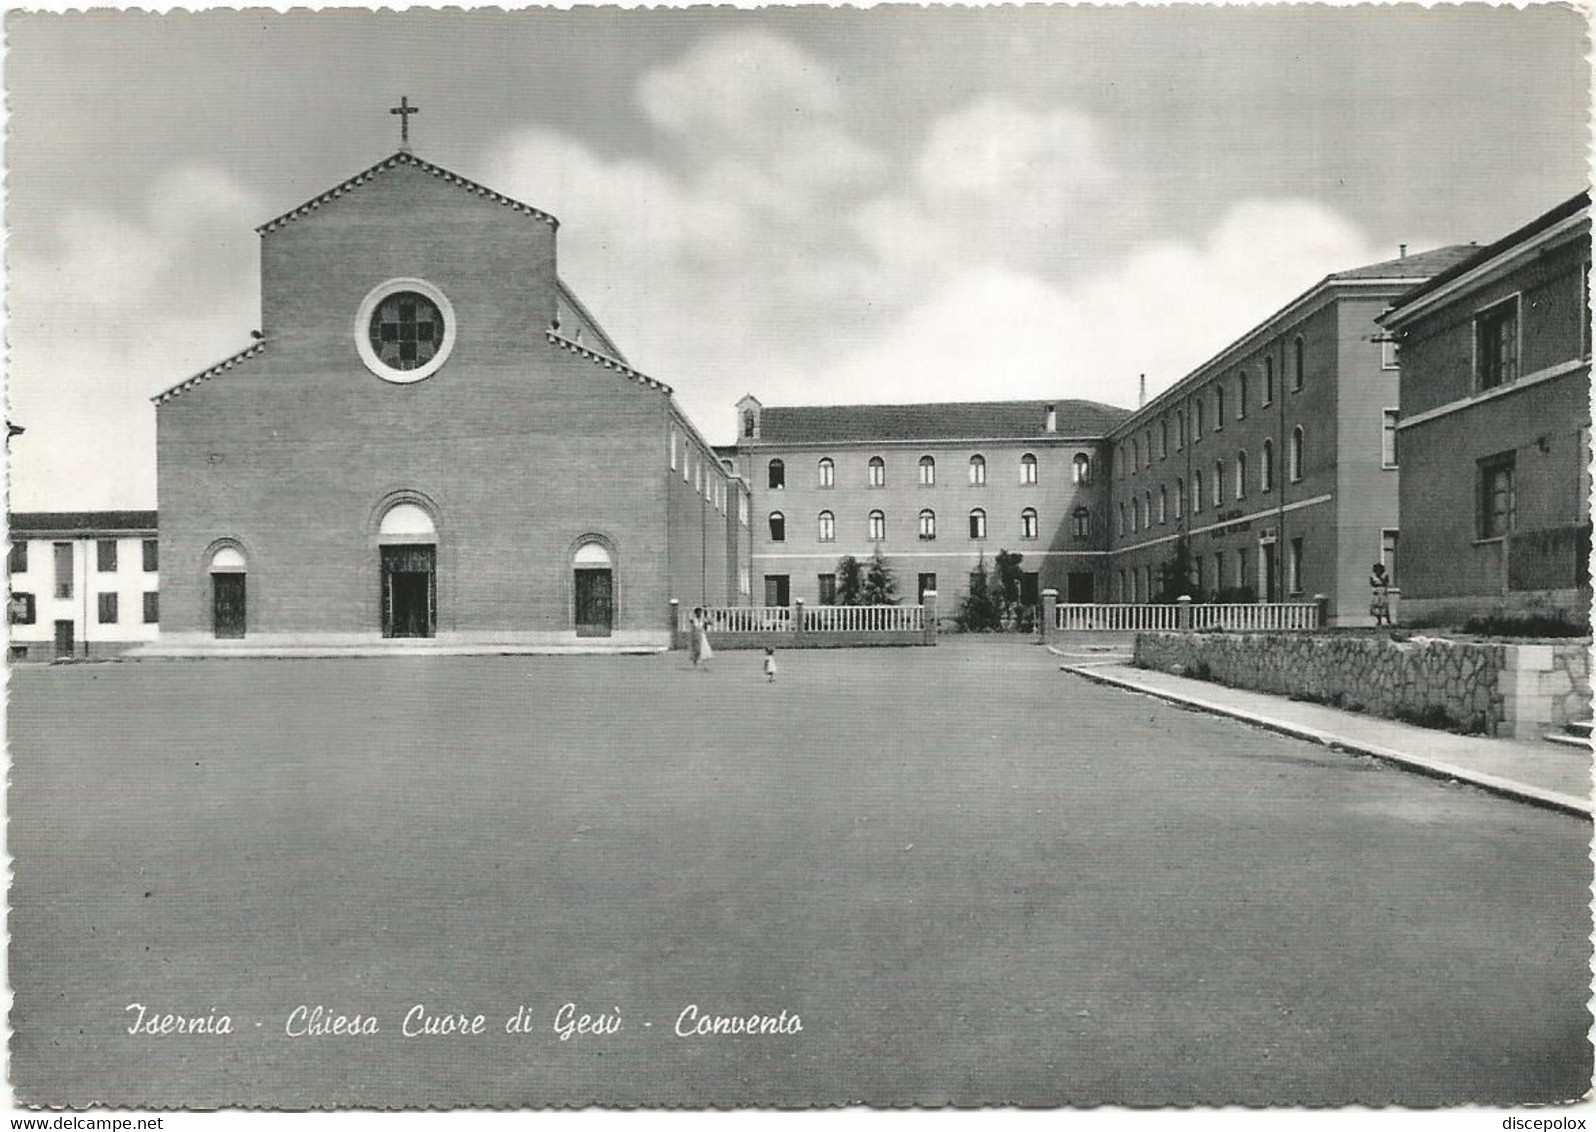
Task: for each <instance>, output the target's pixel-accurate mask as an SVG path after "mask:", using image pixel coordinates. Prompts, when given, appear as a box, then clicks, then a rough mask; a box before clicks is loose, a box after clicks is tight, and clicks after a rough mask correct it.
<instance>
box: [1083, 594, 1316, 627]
mask: <svg viewBox="0 0 1596 1132" xmlns="http://www.w3.org/2000/svg"><path fill="white" fill-rule="evenodd" d="M1183 610H1189V611H1190V620H1189V622H1188V626H1189V627H1190V628H1192V629H1232V630H1236V631H1240V632H1269V631H1302V630H1307V629H1317V628H1319V607H1318V605H1316V604H1315V603H1313V602H1311V601H1288V602H1266V603H1243V602H1227V603H1223V604H1213V605H1210V604H1205V603H1199V602H1192V603H1191V604H1190V605H1180V604H1173V603H1157V604H1153V603H1147V604H1143V603H1129V602H1127V603H1123V604H1113V605H1110V604H1103V605H1096V604H1084V603H1076V602H1069V603H1065V602H1060V603H1059V604H1058V606H1057V607H1055V611H1054V618H1053V624H1054V628H1056V629H1059V630H1061V631H1063V632H1086V631H1090V630H1102V631H1110V632H1136V631H1139V630H1140V631H1153V630H1160V629H1164V630H1170V629H1181V628H1184V627H1188V626H1183V625H1182V624H1181V617H1182V611H1183Z"/></svg>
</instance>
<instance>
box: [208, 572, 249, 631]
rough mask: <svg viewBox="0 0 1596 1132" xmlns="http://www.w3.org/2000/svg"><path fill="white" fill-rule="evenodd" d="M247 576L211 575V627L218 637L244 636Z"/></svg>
mask: <svg viewBox="0 0 1596 1132" xmlns="http://www.w3.org/2000/svg"><path fill="white" fill-rule="evenodd" d="M246 577H247V575H245V574H212V575H211V625H212V627H213V629H214V630H215V632H216V635H217V636H218V637H242V636H243V635H244V579H245V578H246Z"/></svg>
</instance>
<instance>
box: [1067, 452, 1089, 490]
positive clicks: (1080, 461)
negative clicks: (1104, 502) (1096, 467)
mask: <svg viewBox="0 0 1596 1132" xmlns="http://www.w3.org/2000/svg"><path fill="white" fill-rule="evenodd" d="M1071 466H1072V467H1073V469H1074V473H1075V482H1076V483H1091V482H1092V458H1091V457H1090V456H1088V455H1087V454H1086V453H1084V452H1077V453H1075V459H1074V460H1073V461H1071Z"/></svg>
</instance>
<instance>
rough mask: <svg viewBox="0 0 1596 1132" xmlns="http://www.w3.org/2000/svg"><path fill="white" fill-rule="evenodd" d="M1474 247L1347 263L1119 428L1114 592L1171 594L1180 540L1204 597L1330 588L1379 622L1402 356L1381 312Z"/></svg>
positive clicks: (1335, 603)
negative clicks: (1165, 588)
mask: <svg viewBox="0 0 1596 1132" xmlns="http://www.w3.org/2000/svg"><path fill="white" fill-rule="evenodd" d="M1473 251H1474V249H1473V248H1470V247H1466V246H1454V247H1446V248H1440V249H1438V250H1435V251H1431V252H1425V253H1422V254H1416V255H1404V256H1402V257H1400V258H1398V259H1394V260H1390V261H1387V262H1384V263H1376V264H1371V265H1369V266H1366V267H1360V268H1355V269H1353V270H1350V271H1342V272H1337V273H1335V274H1333V275H1328V276H1326V277H1325V278H1324V279H1322V280H1320V281H1319V282H1318V283H1317V284H1315V285H1314V286H1313V287H1311V288H1309V289H1308V290H1307V291H1305V292H1303V293H1302V294H1301V295H1299V296H1297V298H1295V299H1293V300H1292V301H1291V302H1290V303H1287V304H1286V305H1285V306H1284V307H1282V308H1280V309H1279V310H1277V311H1276V312H1275V313H1274V314H1272V315H1270V316H1269V317H1268V318H1267V319H1265V320H1264V321H1263V322H1261V323H1259V324H1258V325H1257V326H1255V327H1254V328H1253V329H1251V330H1249V331H1248V332H1247V333H1246V334H1244V335H1242V336H1241V337H1240V338H1238V339H1237V340H1236V341H1235V342H1232V343H1231V344H1230V345H1229V346H1227V347H1226V348H1225V349H1224V350H1222V351H1221V352H1220V353H1218V354H1217V355H1215V356H1214V357H1213V358H1211V359H1210V360H1209V361H1207V362H1206V363H1204V364H1203V365H1201V366H1199V367H1198V368H1197V369H1195V370H1193V371H1192V372H1191V373H1190V374H1188V375H1187V376H1186V377H1184V378H1182V379H1181V380H1179V381H1177V382H1176V383H1175V384H1174V385H1173V386H1171V387H1170V388H1169V389H1167V390H1165V391H1164V392H1163V393H1161V394H1159V395H1158V396H1157V397H1155V398H1153V399H1152V400H1151V401H1149V402H1147V403H1146V404H1145V405H1143V406H1142V407H1141V408H1139V409H1137V410H1136V411H1135V412H1134V413H1131V414H1128V415H1127V416H1126V417H1125V418H1124V419H1123V420H1121V421H1119V422H1118V423H1116V424H1115V425H1114V427H1113V428H1112V429H1111V430H1110V431H1109V433H1108V437H1107V438H1108V441H1109V443H1110V445H1111V447H1112V451H1113V457H1112V459H1113V464H1112V468H1111V477H1110V481H1109V499H1110V506H1111V508H1112V511H1111V515H1110V517H1111V519H1112V529H1111V532H1110V537H1109V542H1108V548H1109V551H1110V556H1109V561H1108V568H1109V571H1110V575H1111V577H1110V582H1109V588H1108V596H1109V599H1110V600H1113V601H1127V602H1140V601H1151V600H1158V599H1160V598H1164V599H1167V598H1169V597H1170V596H1172V595H1170V594H1168V593H1161V592H1160V591H1161V589H1162V587H1161V584H1160V581H1161V580H1160V567H1161V566H1162V565H1163V564H1164V563H1165V562H1167V561H1169V560H1171V559H1172V558H1173V556H1174V554H1175V551H1176V549H1177V546H1178V544H1179V542H1180V540H1182V539H1184V540H1185V542H1186V547H1187V550H1188V552H1189V555H1190V563H1191V566H1190V575H1189V583H1190V586H1191V587H1192V588H1194V589H1195V591H1196V592H1197V593H1198V594H1200V595H1203V596H1205V597H1210V598H1212V597H1219V598H1222V599H1228V600H1236V601H1282V600H1291V599H1307V598H1311V597H1314V596H1317V595H1323V596H1324V597H1326V598H1328V599H1329V618H1330V624H1332V625H1360V624H1368V623H1369V620H1370V618H1369V614H1368V606H1369V596H1368V594H1369V587H1368V577H1369V572H1370V566H1371V565H1372V563H1374V562H1375V561H1377V560H1379V561H1384V562H1386V563H1387V567H1388V569H1390V570H1392V571H1394V572H1397V581H1398V584H1400V583H1401V573H1400V572H1399V571H1397V562H1396V560H1397V548H1398V545H1399V537H1400V524H1399V522H1398V519H1397V459H1396V443H1395V441H1396V423H1397V415H1398V412H1399V406H1400V404H1401V402H1400V400H1399V389H1398V373H1399V371H1398V366H1397V355H1396V352H1395V350H1394V349H1393V348H1392V346H1391V344H1390V343H1389V342H1388V341H1386V340H1385V339H1386V335H1385V334H1384V333H1383V332H1382V331H1381V328H1380V326H1379V325H1378V324H1377V323H1376V319H1377V318H1378V316H1379V315H1380V314H1381V312H1383V311H1384V310H1385V309H1386V307H1387V306H1388V305H1389V303H1390V302H1391V300H1392V299H1393V298H1395V297H1396V296H1397V295H1399V294H1401V293H1403V292H1404V291H1407V290H1409V289H1411V288H1412V287H1413V286H1414V284H1415V283H1417V282H1419V281H1421V280H1424V279H1427V278H1430V277H1431V276H1434V275H1436V274H1437V273H1438V272H1441V271H1445V270H1446V269H1447V268H1449V267H1451V266H1452V265H1453V264H1456V263H1458V262H1460V261H1461V260H1463V259H1465V258H1466V257H1467V256H1468V255H1469V254H1470V253H1471V252H1473Z"/></svg>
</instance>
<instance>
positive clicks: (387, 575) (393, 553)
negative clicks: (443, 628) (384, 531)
mask: <svg viewBox="0 0 1596 1132" xmlns="http://www.w3.org/2000/svg"><path fill="white" fill-rule="evenodd" d="M437 558H438V548H437V547H435V546H431V545H423V544H413V545H409V544H407V545H403V546H385V547H383V548H382V635H383V636H384V637H430V636H432V635H433V633H434V632H435V630H436V627H437V623H438V617H437V607H438V582H437V577H438V574H437Z"/></svg>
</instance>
